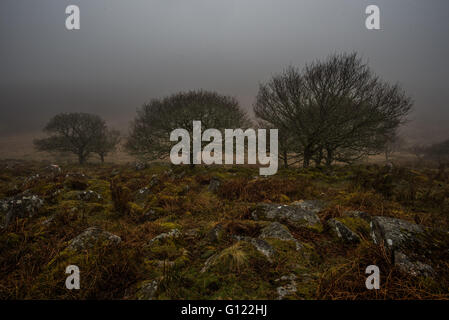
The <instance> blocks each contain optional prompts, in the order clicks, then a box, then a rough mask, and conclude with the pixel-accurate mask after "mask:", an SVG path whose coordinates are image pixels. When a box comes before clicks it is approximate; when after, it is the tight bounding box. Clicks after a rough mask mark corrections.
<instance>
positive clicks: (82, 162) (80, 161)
mask: <svg viewBox="0 0 449 320" xmlns="http://www.w3.org/2000/svg"><path fill="white" fill-rule="evenodd" d="M78 162H79V164H81V165H82V164H84V163H85V162H86V157H85V156H84V155H83V154H82V153H79V154H78Z"/></svg>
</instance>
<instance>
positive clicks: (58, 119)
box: [34, 113, 107, 164]
mask: <svg viewBox="0 0 449 320" xmlns="http://www.w3.org/2000/svg"><path fill="white" fill-rule="evenodd" d="M44 132H46V133H47V134H48V135H49V137H47V138H43V139H35V140H34V145H35V147H36V148H37V149H38V150H40V151H48V152H52V151H58V152H64V153H73V154H75V155H76V156H77V157H78V161H79V163H80V164H84V163H85V162H86V160H87V158H88V157H89V155H90V154H91V153H92V152H97V151H98V149H97V148H98V145H99V143H98V142H99V141H100V140H101V139H103V136H104V134H105V132H107V127H106V123H105V121H104V120H103V119H101V118H100V117H99V116H97V115H93V114H88V113H61V114H58V115H56V116H54V117H53V118H51V119H50V121H49V122H48V123H47V125H46V126H45V128H44Z"/></svg>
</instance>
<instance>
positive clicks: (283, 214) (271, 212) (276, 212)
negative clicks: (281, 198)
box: [252, 201, 323, 226]
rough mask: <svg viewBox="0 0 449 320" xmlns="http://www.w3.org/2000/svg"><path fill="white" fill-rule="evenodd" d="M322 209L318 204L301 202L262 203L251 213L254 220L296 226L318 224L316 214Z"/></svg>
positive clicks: (318, 220)
mask: <svg viewBox="0 0 449 320" xmlns="http://www.w3.org/2000/svg"><path fill="white" fill-rule="evenodd" d="M322 208H323V206H322V204H320V202H316V201H302V202H297V203H294V204H293V205H285V204H284V205H283V204H272V203H262V204H259V205H258V206H257V207H256V209H255V210H254V211H253V213H252V217H253V219H255V220H270V221H281V222H287V223H291V224H293V225H298V226H303V225H305V226H315V225H319V224H320V219H319V218H318V216H317V213H318V212H319V211H321V210H322Z"/></svg>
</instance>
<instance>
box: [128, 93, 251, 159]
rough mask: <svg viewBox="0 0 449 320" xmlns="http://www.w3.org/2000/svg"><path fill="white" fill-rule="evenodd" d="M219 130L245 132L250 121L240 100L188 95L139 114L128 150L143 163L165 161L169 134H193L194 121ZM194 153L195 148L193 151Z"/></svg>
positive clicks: (157, 103)
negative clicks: (181, 131) (142, 160)
mask: <svg viewBox="0 0 449 320" xmlns="http://www.w3.org/2000/svg"><path fill="white" fill-rule="evenodd" d="M194 120H198V121H201V123H202V126H203V127H204V128H215V129H218V130H224V129H227V128H229V129H233V128H245V127H248V126H250V121H249V119H248V117H247V115H246V113H245V112H243V111H242V110H241V109H240V107H239V104H238V102H237V100H235V99H234V98H232V97H228V96H223V95H220V94H218V93H216V92H208V91H202V90H200V91H188V92H180V93H176V94H173V95H171V96H169V97H166V98H163V99H153V100H151V101H150V102H149V103H147V104H145V105H143V107H142V108H141V109H139V110H138V111H137V116H136V117H135V119H134V121H133V123H132V126H131V130H130V134H129V137H128V140H127V142H126V145H125V147H126V149H127V150H128V152H129V153H130V154H132V155H135V156H138V157H141V158H144V159H163V158H166V157H167V156H168V155H169V153H170V148H171V146H172V144H173V143H172V142H170V139H169V137H170V133H171V132H172V131H173V130H174V129H177V128H183V129H186V130H187V131H189V132H190V133H192V131H193V121H194ZM191 152H192V148H191Z"/></svg>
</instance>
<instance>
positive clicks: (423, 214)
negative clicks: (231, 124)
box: [0, 160, 449, 299]
mask: <svg viewBox="0 0 449 320" xmlns="http://www.w3.org/2000/svg"><path fill="white" fill-rule="evenodd" d="M0 181H1V183H0V205H1V206H0V207H1V215H0V217H1V221H2V228H1V229H0V252H1V254H0V299H49V298H50V299H54V298H58V299H447V298H449V276H448V273H447V270H448V267H449V235H448V226H449V200H448V199H449V175H448V174H447V173H445V172H438V170H433V169H420V170H414V169H410V168H405V167H398V168H396V167H395V168H387V167H382V166H378V165H374V164H372V165H358V166H341V167H340V166H338V167H333V168H332V169H326V168H310V169H298V168H292V169H281V170H280V171H279V172H278V173H277V174H276V175H274V176H271V177H268V178H264V177H260V176H259V175H258V169H257V168H251V167H246V166H234V167H214V166H210V167H206V166H198V167H195V168H191V167H188V166H170V165H169V164H158V163H155V164H151V165H147V166H144V165H137V166H135V165H129V164H106V165H103V166H101V165H87V166H84V167H81V166H77V165H65V166H62V167H56V166H50V165H48V164H46V163H44V162H31V161H12V160H9V161H2V162H1V163H0ZM69 265H76V266H78V267H79V269H80V277H81V289H80V290H67V289H66V287H65V280H66V277H67V274H66V273H65V270H66V267H67V266H69ZM369 265H376V266H378V267H379V269H380V274H381V281H380V289H379V290H368V289H367V288H366V287H365V280H366V277H367V275H366V274H365V269H366V267H367V266H369Z"/></svg>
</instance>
